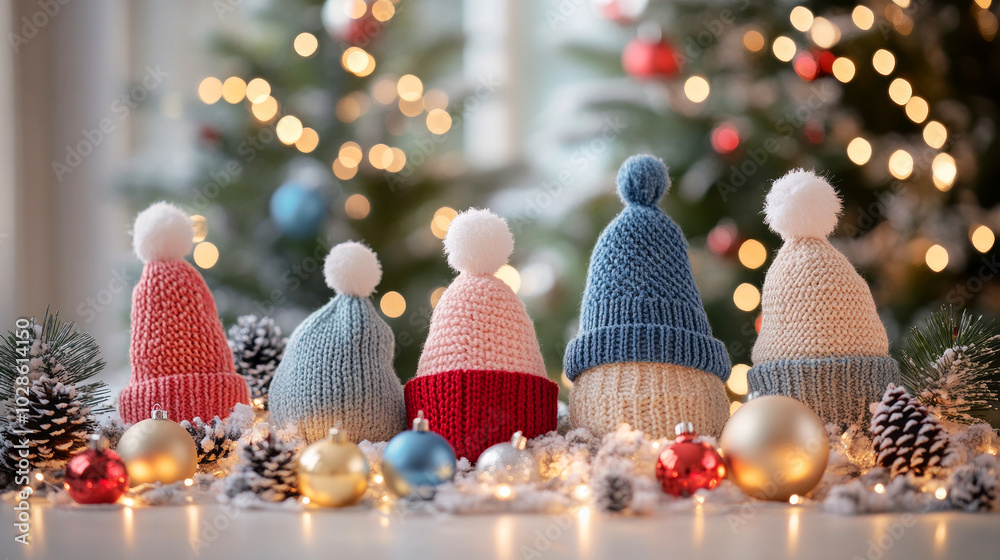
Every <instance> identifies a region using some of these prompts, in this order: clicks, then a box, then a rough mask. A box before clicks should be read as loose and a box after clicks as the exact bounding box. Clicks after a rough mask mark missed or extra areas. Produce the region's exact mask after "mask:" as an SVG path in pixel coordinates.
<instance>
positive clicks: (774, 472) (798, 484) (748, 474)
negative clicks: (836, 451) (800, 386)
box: [719, 395, 830, 501]
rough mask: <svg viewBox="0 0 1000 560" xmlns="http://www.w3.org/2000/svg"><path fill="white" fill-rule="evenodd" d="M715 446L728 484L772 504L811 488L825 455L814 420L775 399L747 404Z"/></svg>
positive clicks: (790, 402)
mask: <svg viewBox="0 0 1000 560" xmlns="http://www.w3.org/2000/svg"><path fill="white" fill-rule="evenodd" d="M719 447H720V448H721V450H722V454H723V456H724V457H725V458H726V461H727V462H728V463H729V477H730V479H732V480H733V481H734V482H736V484H737V485H738V486H739V487H740V488H742V489H743V491H744V492H746V493H747V494H749V495H750V496H753V497H754V498H759V499H762V500H774V501H786V500H788V499H789V498H790V497H791V496H792V495H793V494H798V495H800V496H801V495H804V494H807V493H809V491H810V490H812V489H813V488H815V487H816V485H817V484H819V481H820V479H821V478H823V473H824V472H825V470H826V463H827V459H828V458H829V454H830V441H829V439H828V438H827V436H826V429H825V428H824V425H823V421H822V420H820V418H819V416H817V415H816V413H815V412H813V411H812V410H811V409H810V408H809V407H807V406H806V405H804V404H802V403H801V402H799V401H797V400H795V399H793V398H790V397H785V396H780V395H773V396H767V397H759V398H756V399H752V400H750V401H747V403H746V404H744V405H743V406H741V407H740V408H738V409H737V410H736V412H735V413H734V414H733V417H732V418H730V419H729V422H728V423H727V424H726V427H725V428H724V429H723V430H722V437H721V438H720V439H719Z"/></svg>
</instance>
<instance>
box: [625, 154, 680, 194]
mask: <svg viewBox="0 0 1000 560" xmlns="http://www.w3.org/2000/svg"><path fill="white" fill-rule="evenodd" d="M669 189H670V176H669V175H667V166H666V165H664V164H663V162H662V161H660V160H659V159H657V158H655V157H653V156H650V155H638V156H632V157H630V158H628V159H627V160H625V163H623V164H622V167H621V169H619V170H618V195H619V196H621V198H622V201H623V202H625V203H626V204H640V205H642V206H656V203H657V202H659V200H660V197H662V196H663V193H665V192H667V190H669Z"/></svg>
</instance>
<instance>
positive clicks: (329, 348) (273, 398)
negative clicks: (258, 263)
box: [269, 242, 406, 443]
mask: <svg viewBox="0 0 1000 560" xmlns="http://www.w3.org/2000/svg"><path fill="white" fill-rule="evenodd" d="M358 247H362V248H363V250H365V251H368V252H369V253H370V249H367V247H364V246H362V245H360V244H358V243H353V242H349V243H343V244H341V245H338V246H337V247H334V249H333V250H331V252H330V257H328V263H329V262H330V261H331V260H333V259H334V258H335V257H337V256H338V254H339V253H340V252H341V251H340V250H339V249H338V248H341V249H353V250H357V249H358ZM372 255H374V254H373V253H372ZM373 260H374V259H373ZM369 264H370V263H369ZM374 265H375V266H378V262H377V260H374ZM363 266H365V265H364V264H358V263H347V264H345V265H343V267H347V268H351V267H363ZM343 267H342V268H343ZM344 272H345V271H344V270H337V271H332V270H331V271H328V272H327V276H328V282H329V281H330V280H329V278H330V277H331V275H332V274H334V273H344ZM346 272H347V273H350V272H351V271H346ZM357 272H361V271H357ZM364 272H367V271H364ZM379 278H381V272H380V271H378V272H377V273H376V276H375V277H374V278H373V280H374V281H373V282H372V283H371V284H370V288H369V287H368V286H365V287H364V288H363V289H361V290H354V291H353V293H344V292H341V293H339V294H338V295H337V296H336V297H334V298H332V299H331V300H330V302H329V303H327V304H326V305H324V306H323V307H321V308H320V309H318V310H317V311H316V312H314V313H313V314H312V315H310V316H309V317H308V318H306V320H305V321H303V322H302V323H301V324H300V325H299V326H298V327H297V328H296V329H295V331H294V332H292V335H291V336H290V337H289V339H288V345H287V347H286V348H285V355H284V357H283V359H282V360H281V364H279V365H278V369H277V371H275V374H274V380H273V381H272V382H271V389H270V393H269V395H270V396H269V403H270V409H271V415H272V417H273V418H274V421H275V422H277V423H278V424H279V425H295V426H297V428H298V431H299V434H300V435H301V437H302V438H303V439H305V440H306V441H307V442H309V443H312V442H314V441H318V440H320V439H323V438H324V437H326V435H327V433H328V431H329V429H330V428H332V427H338V428H341V429H342V430H343V431H344V432H346V434H347V437H348V439H350V440H351V441H353V442H355V443H357V442H360V441H363V440H368V441H373V442H378V441H388V440H389V439H391V438H392V437H393V436H395V435H396V434H398V433H399V432H401V431H403V430H405V429H406V412H405V403H404V401H403V387H402V385H401V384H400V382H399V378H398V377H396V373H395V371H394V369H393V367H392V356H393V351H394V349H395V338H394V336H393V334H392V329H390V328H389V325H388V324H386V322H385V321H384V320H383V319H382V318H381V317H380V316H379V313H378V311H377V310H376V309H375V306H374V305H373V304H372V301H371V298H370V297H369V295H370V294H371V291H372V290H373V289H374V287H375V284H377V283H378V280H379ZM345 284H346V282H345ZM335 285H336V286H337V288H338V289H344V288H345V286H344V285H340V284H335Z"/></svg>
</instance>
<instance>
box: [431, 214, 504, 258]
mask: <svg viewBox="0 0 1000 560" xmlns="http://www.w3.org/2000/svg"><path fill="white" fill-rule="evenodd" d="M444 250H445V253H447V254H448V264H449V265H451V267H452V268H454V269H455V270H457V271H458V272H468V273H469V274H493V273H494V272H496V271H497V269H499V268H500V267H501V266H503V265H504V264H506V263H507V257H509V256H510V254H511V253H512V252H513V251H514V236H513V235H511V233H510V230H509V229H508V228H507V222H506V220H504V219H503V218H501V217H500V216H497V215H496V214H494V213H493V212H490V211H489V210H477V209H475V208H473V209H471V210H467V211H465V212H462V213H461V214H459V215H458V216H455V219H453V220H452V221H451V225H450V226H448V234H447V235H445V236H444Z"/></svg>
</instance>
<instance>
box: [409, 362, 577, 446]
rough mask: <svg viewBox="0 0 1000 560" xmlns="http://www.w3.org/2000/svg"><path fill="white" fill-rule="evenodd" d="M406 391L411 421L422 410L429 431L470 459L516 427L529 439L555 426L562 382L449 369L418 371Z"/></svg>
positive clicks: (516, 374) (505, 437)
mask: <svg viewBox="0 0 1000 560" xmlns="http://www.w3.org/2000/svg"><path fill="white" fill-rule="evenodd" d="M404 393H405V395H406V416H407V419H408V421H410V422H412V420H413V419H414V418H416V417H417V413H418V412H419V411H421V410H422V411H424V416H425V417H427V419H428V420H429V421H430V425H431V431H433V432H437V433H439V434H441V435H442V436H443V437H444V438H445V439H446V440H448V442H449V443H451V445H452V447H454V448H455V453H456V454H457V455H458V456H459V457H466V458H468V459H469V460H470V461H475V460H476V459H478V458H479V455H480V454H481V453H482V452H483V451H485V450H486V448H487V447H489V446H491V445H496V444H498V443H502V442H505V441H510V437H511V435H513V434H514V432H516V431H518V430H520V431H521V433H522V434H524V436H525V437H527V438H529V439H530V438H533V437H536V436H539V435H541V434H544V433H547V432H550V431H552V430H555V429H556V424H557V414H558V412H557V411H558V403H559V386H558V385H557V384H556V383H554V382H553V381H551V380H549V379H546V378H544V377H541V376H539V375H534V374H530V373H516V372H505V371H469V370H457V371H448V372H443V373H435V374H431V375H422V376H420V377H415V378H413V379H411V380H410V381H409V382H407V383H406V387H404Z"/></svg>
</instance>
